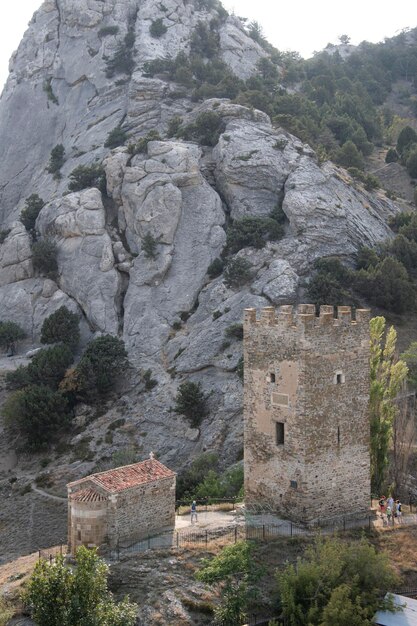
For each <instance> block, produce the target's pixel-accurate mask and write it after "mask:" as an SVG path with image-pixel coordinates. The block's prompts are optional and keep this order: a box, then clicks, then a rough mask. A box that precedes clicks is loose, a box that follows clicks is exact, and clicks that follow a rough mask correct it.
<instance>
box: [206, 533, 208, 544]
mask: <svg viewBox="0 0 417 626" xmlns="http://www.w3.org/2000/svg"><path fill="white" fill-rule="evenodd" d="M207 544H208V530H206V545H207Z"/></svg>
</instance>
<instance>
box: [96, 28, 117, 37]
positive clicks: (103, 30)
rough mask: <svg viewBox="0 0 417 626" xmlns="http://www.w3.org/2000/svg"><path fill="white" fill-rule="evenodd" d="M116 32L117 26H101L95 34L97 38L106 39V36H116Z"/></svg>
mask: <svg viewBox="0 0 417 626" xmlns="http://www.w3.org/2000/svg"><path fill="white" fill-rule="evenodd" d="M118 32H119V27H118V26H103V27H102V28H100V30H99V31H98V33H97V34H98V36H99V37H107V36H108V35H117V33H118Z"/></svg>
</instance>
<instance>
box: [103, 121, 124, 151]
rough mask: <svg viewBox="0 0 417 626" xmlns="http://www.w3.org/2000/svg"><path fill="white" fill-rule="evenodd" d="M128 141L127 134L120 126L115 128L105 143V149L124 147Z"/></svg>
mask: <svg viewBox="0 0 417 626" xmlns="http://www.w3.org/2000/svg"><path fill="white" fill-rule="evenodd" d="M126 140H127V132H126V131H125V130H123V129H122V128H121V127H120V126H116V128H113V130H111V131H110V132H109V134H108V135H107V139H106V141H105V143H104V147H105V148H117V147H118V146H122V145H123V144H124V143H125V141H126Z"/></svg>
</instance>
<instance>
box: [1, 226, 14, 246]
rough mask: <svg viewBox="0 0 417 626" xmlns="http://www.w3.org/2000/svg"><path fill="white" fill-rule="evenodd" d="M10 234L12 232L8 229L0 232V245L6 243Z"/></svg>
mask: <svg viewBox="0 0 417 626" xmlns="http://www.w3.org/2000/svg"><path fill="white" fill-rule="evenodd" d="M11 232H12V231H11V229H10V228H7V229H6V230H0V245H1V244H2V243H4V242H5V241H6V239H7V237H8V236H9V235H10V233H11Z"/></svg>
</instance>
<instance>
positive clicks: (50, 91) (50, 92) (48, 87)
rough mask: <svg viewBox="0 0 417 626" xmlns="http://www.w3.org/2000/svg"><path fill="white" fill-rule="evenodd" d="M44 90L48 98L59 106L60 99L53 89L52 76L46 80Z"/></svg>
mask: <svg viewBox="0 0 417 626" xmlns="http://www.w3.org/2000/svg"><path fill="white" fill-rule="evenodd" d="M43 90H44V92H45V93H46V97H47V98H48V100H50V101H51V102H52V103H53V104H56V105H57V106H58V105H59V100H58V98H57V97H56V95H55V94H54V90H53V89H52V77H50V78H47V79H46V81H45V82H44V84H43ZM48 107H49V104H48Z"/></svg>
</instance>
